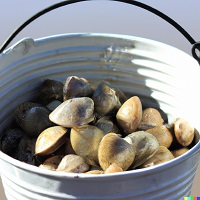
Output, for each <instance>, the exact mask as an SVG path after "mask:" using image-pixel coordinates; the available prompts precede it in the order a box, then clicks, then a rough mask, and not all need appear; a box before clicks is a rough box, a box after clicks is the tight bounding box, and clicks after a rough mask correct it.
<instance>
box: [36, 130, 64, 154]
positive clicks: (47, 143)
mask: <svg viewBox="0 0 200 200" xmlns="http://www.w3.org/2000/svg"><path fill="white" fill-rule="evenodd" d="M66 135H67V129H66V128H64V127H62V126H53V127H50V128H47V129H45V130H44V131H43V132H42V133H41V134H40V135H39V136H38V138H37V140H36V143H35V155H39V156H45V155H50V154H52V153H53V152H55V151H56V150H57V149H59V147H61V146H62V145H63V144H64V143H65V141H66Z"/></svg>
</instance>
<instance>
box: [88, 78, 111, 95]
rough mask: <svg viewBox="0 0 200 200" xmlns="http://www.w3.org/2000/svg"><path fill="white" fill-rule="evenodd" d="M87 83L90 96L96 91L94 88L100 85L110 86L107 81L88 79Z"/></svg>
mask: <svg viewBox="0 0 200 200" xmlns="http://www.w3.org/2000/svg"><path fill="white" fill-rule="evenodd" d="M88 82H89V85H90V89H91V91H92V94H94V91H95V90H96V88H97V87H98V85H99V84H100V83H104V84H106V85H109V86H110V83H109V82H108V81H105V80H96V79H88Z"/></svg>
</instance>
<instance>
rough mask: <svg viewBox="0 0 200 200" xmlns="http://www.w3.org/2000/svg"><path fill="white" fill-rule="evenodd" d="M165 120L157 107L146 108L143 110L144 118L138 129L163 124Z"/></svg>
mask: <svg viewBox="0 0 200 200" xmlns="http://www.w3.org/2000/svg"><path fill="white" fill-rule="evenodd" d="M163 122H164V120H163V118H162V116H161V114H160V112H159V111H158V110H157V109H155V108H146V109H144V110H143V113H142V119H141V122H140V124H139V126H138V129H139V130H144V131H145V130H147V129H150V128H153V127H155V126H162V125H163Z"/></svg>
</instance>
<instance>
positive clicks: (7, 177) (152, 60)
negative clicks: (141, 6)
mask: <svg viewBox="0 0 200 200" xmlns="http://www.w3.org/2000/svg"><path fill="white" fill-rule="evenodd" d="M131 2H132V1H131ZM134 2H135V1H134ZM67 3H69V2H68V1H67ZM197 47H198V45H195V47H194V48H193V49H194V50H193V51H194V54H196V53H195V48H197ZM197 59H198V57H197ZM0 66H1V69H0V85H1V96H0V102H1V104H0V110H1V113H0V130H1V133H2V131H3V130H4V129H5V128H6V127H7V126H8V125H9V124H10V122H11V121H12V119H13V114H12V113H13V110H14V109H15V108H16V106H17V105H19V104H20V103H21V102H24V101H27V100H30V99H32V98H33V97H34V96H35V95H37V94H38V89H37V88H38V86H39V85H40V84H41V82H42V81H43V80H45V79H47V78H51V79H58V80H65V79H66V77H68V76H70V75H77V76H81V77H85V78H93V79H98V80H107V81H110V82H111V84H112V85H115V86H117V87H119V88H120V89H122V90H123V91H124V92H126V93H129V94H132V95H133V94H134V95H138V96H140V97H141V100H142V103H143V105H144V106H152V107H157V108H160V109H162V110H163V111H165V112H166V114H167V116H168V120H169V122H172V121H173V120H174V119H175V118H177V117H184V118H186V119H188V120H189V121H190V122H191V124H192V125H193V126H194V127H195V128H196V133H195V134H196V135H195V145H194V146H193V147H192V148H191V149H190V150H189V151H188V152H187V153H185V154H184V155H182V156H180V157H178V158H176V159H174V160H172V161H169V162H167V163H165V164H160V165H158V166H155V167H149V168H146V169H137V170H132V171H127V172H124V173H115V174H109V175H108V174H106V175H105V174H102V175H87V174H76V173H64V172H63V173H56V172H53V171H48V170H43V169H40V168H38V167H36V166H31V165H29V164H26V163H22V162H20V161H18V160H15V159H13V158H11V157H9V156H8V155H6V154H4V153H3V152H1V151H0V173H1V178H2V182H3V186H4V189H5V194H6V196H7V198H8V199H9V200H14V199H15V200H25V199H28V200H31V199H34V200H38V199H40V200H43V199H44V200H47V199H48V200H55V199H56V200H63V199H86V200H100V199H110V200H111V199H113V200H114V199H115V200H117V199H121V200H122V199H123V200H134V199H137V200H138V199H141V200H145V199H147V200H151V199H152V200H155V199H156V200H160V199H169V200H171V199H176V200H177V199H183V197H184V196H189V194H190V191H191V186H192V182H193V179H194V176H195V173H196V170H197V166H198V164H199V161H200V141H199V140H200V135H199V130H200V123H199V119H198V117H199V111H200V105H199V100H200V97H199V92H198V86H199V85H200V79H199V77H200V69H199V65H198V62H197V61H196V60H195V59H194V58H192V57H191V56H189V55H188V54H186V53H184V52H182V51H180V50H178V49H177V48H175V47H172V46H169V45H166V44H163V43H160V42H157V41H152V40H149V39H144V38H139V37H134V36H126V35H116V34H98V33H91V34H88V33H79V34H63V35H55V36H50V37H45V38H40V39H36V40H33V39H31V38H25V39H22V40H21V41H19V42H18V43H16V44H14V45H13V46H12V47H10V48H9V49H7V50H5V51H4V52H3V53H1V55H0ZM185 66H188V67H185Z"/></svg>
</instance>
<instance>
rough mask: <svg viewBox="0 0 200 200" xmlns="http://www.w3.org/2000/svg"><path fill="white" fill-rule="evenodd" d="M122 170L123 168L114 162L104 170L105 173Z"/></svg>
mask: <svg viewBox="0 0 200 200" xmlns="http://www.w3.org/2000/svg"><path fill="white" fill-rule="evenodd" d="M116 172H123V169H122V168H121V167H119V166H118V165H117V164H116V163H112V164H111V165H110V166H109V167H108V168H107V169H106V171H105V172H104V173H105V174H110V173H116Z"/></svg>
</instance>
